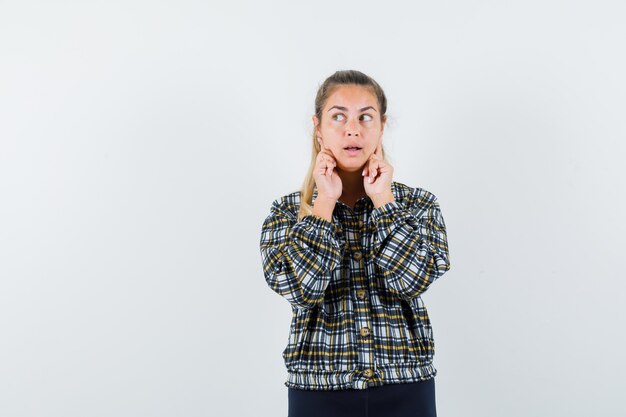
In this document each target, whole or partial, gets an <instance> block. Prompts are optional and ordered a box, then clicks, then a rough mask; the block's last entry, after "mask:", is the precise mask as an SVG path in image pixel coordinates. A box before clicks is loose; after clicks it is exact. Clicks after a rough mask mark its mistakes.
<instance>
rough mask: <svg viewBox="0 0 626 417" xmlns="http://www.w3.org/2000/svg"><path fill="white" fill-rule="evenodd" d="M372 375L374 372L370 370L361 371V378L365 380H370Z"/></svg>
mask: <svg viewBox="0 0 626 417" xmlns="http://www.w3.org/2000/svg"><path fill="white" fill-rule="evenodd" d="M372 375H374V371H372V370H371V369H366V370H365V371H363V376H364V377H365V378H371V377H372Z"/></svg>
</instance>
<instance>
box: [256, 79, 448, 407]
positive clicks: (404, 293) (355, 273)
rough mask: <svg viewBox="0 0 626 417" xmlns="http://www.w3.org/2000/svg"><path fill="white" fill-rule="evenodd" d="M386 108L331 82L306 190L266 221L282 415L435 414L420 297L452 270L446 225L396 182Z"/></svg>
mask: <svg viewBox="0 0 626 417" xmlns="http://www.w3.org/2000/svg"><path fill="white" fill-rule="evenodd" d="M386 110H387V99H386V97H385V94H384V92H383V90H382V89H381V87H380V86H379V85H378V83H377V82H376V81H374V80H373V79H372V78H370V77H368V76H367V75H365V74H363V73H361V72H359V71H338V72H336V73H334V74H333V75H331V76H330V77H329V78H327V79H326V80H325V81H324V83H323V84H322V85H321V86H320V88H319V91H318V93H317V97H316V100H315V115H313V125H314V126H313V136H312V155H311V164H310V167H309V171H308V173H307V176H306V178H305V181H304V184H303V187H302V189H301V190H300V191H296V192H292V193H290V194H287V195H285V196H283V197H280V198H278V199H276V200H274V202H273V203H272V206H271V209H270V214H269V215H268V216H267V218H266V219H265V221H264V222H263V226H262V231H261V240H260V247H261V258H262V262H263V272H264V275H265V279H266V281H267V284H268V285H269V287H270V288H271V289H272V290H273V291H275V292H276V293H278V294H280V295H281V296H283V297H284V298H285V299H286V300H287V301H288V302H289V303H290V305H291V308H292V321H291V326H290V329H289V338H288V342H287V346H286V347H285V349H284V350H283V353H282V356H283V359H284V362H285V365H286V367H287V371H288V375H289V377H288V380H287V381H286V382H285V385H286V386H287V387H288V404H289V405H288V409H289V417H304V416H316V417H317V416H324V417H332V416H343V417H345V416H363V417H365V416H369V417H376V416H385V417H394V416H403V417H405V416H413V415H415V416H418V415H419V416H436V407H435V385H434V383H435V381H434V377H435V375H436V373H437V371H436V369H435V368H434V366H433V355H434V346H435V344H434V339H433V331H432V327H431V324H430V319H429V317H428V312H427V311H426V307H425V306H424V303H423V302H422V299H421V297H420V295H421V294H422V293H423V292H424V291H426V290H427V289H428V287H429V286H430V284H432V283H433V282H434V281H435V280H436V279H437V278H439V277H440V276H441V275H443V274H444V273H445V272H446V271H448V270H449V269H450V260H449V254H448V242H447V235H446V228H445V223H444V220H443V217H442V215H441V210H440V207H439V203H438V201H437V198H436V197H435V195H434V194H432V193H431V192H429V191H427V190H425V189H423V188H419V187H409V186H407V185H405V184H402V183H400V182H396V181H394V180H393V167H392V166H391V165H390V164H389V162H388V161H387V160H385V153H384V150H383V142H382V138H383V130H384V126H385V122H386V119H387V116H386Z"/></svg>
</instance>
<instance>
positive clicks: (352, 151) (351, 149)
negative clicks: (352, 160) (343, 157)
mask: <svg viewBox="0 0 626 417" xmlns="http://www.w3.org/2000/svg"><path fill="white" fill-rule="evenodd" d="M344 150H345V151H346V153H347V154H348V155H350V156H355V155H358V154H359V152H361V148H359V147H356V146H348V147H347V148H344Z"/></svg>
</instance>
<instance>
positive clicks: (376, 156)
mask: <svg viewBox="0 0 626 417" xmlns="http://www.w3.org/2000/svg"><path fill="white" fill-rule="evenodd" d="M381 143H382V140H381V141H380V142H379V143H378V146H377V147H376V150H375V151H374V153H373V154H372V155H371V156H370V158H369V159H368V161H367V162H366V163H365V168H363V172H362V173H361V175H363V186H364V187H365V193H366V194H367V195H368V196H369V197H370V198H371V199H372V202H373V203H374V205H375V206H376V207H379V206H381V205H383V204H385V203H388V202H390V201H394V197H393V194H392V193H391V181H392V180H393V167H392V166H391V165H390V164H389V162H387V161H386V160H385V159H383V157H382V149H381Z"/></svg>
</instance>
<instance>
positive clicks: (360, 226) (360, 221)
mask: <svg viewBox="0 0 626 417" xmlns="http://www.w3.org/2000/svg"><path fill="white" fill-rule="evenodd" d="M359 229H363V220H359Z"/></svg>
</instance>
